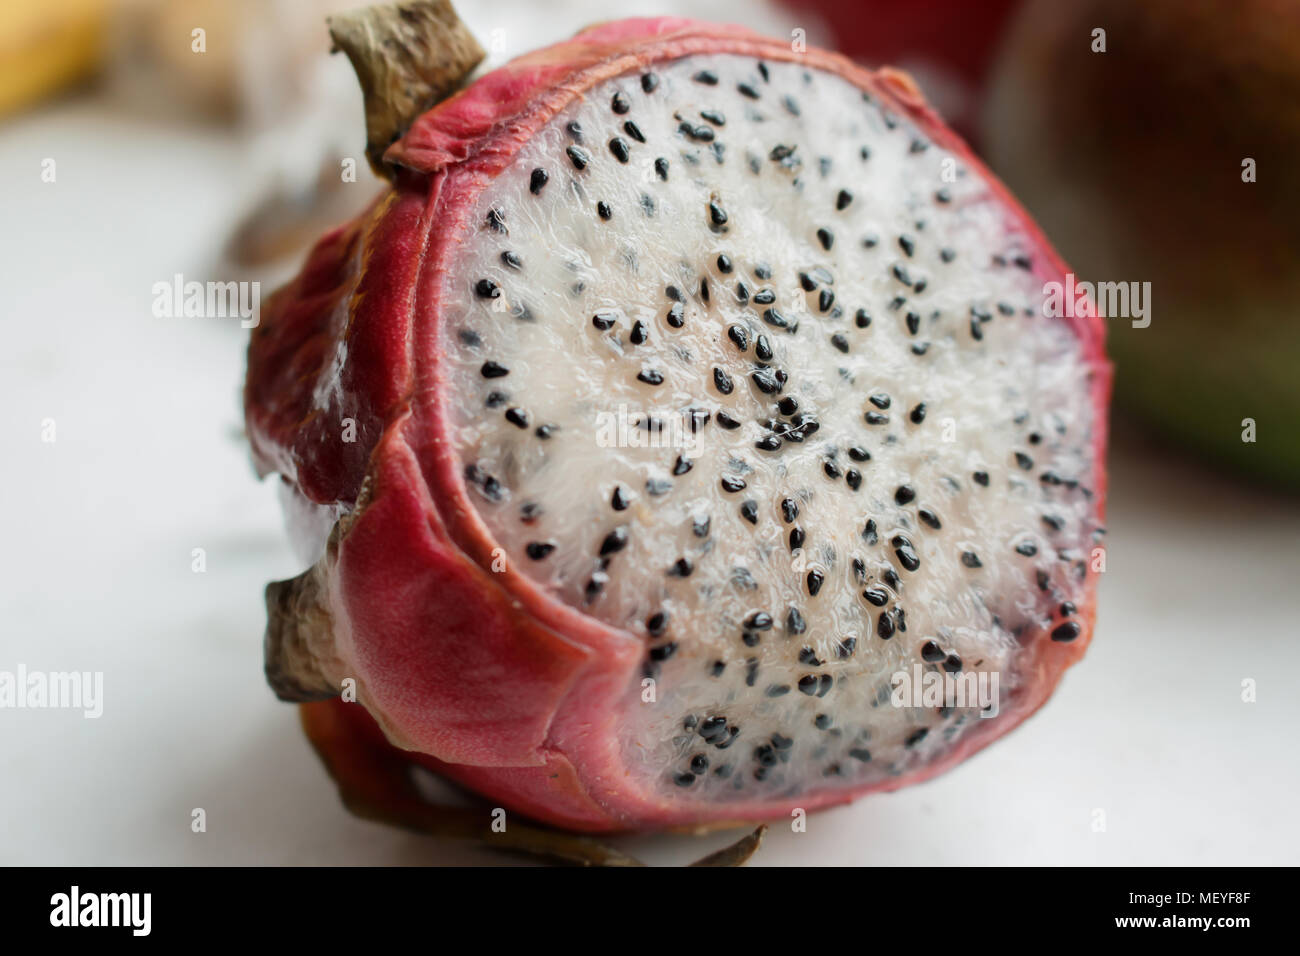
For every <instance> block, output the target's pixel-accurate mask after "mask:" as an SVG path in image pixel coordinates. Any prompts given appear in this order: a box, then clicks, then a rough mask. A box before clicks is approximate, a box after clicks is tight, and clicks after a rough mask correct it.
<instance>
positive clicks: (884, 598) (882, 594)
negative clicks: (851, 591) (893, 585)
mask: <svg viewBox="0 0 1300 956" xmlns="http://www.w3.org/2000/svg"><path fill="white" fill-rule="evenodd" d="M862 596H863V597H864V598H866V599H867V601H868V602H869V603H871V604H873V605H874V606H876V607H884V606H885V605H886V604H888V603H889V592H888V591H886V590H885V589H884V588H867V589H866V590H865V591H863V592H862Z"/></svg>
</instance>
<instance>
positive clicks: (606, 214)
mask: <svg viewBox="0 0 1300 956" xmlns="http://www.w3.org/2000/svg"><path fill="white" fill-rule="evenodd" d="M596 215H598V216H600V218H601V219H604V220H605V221H606V222H608V221H609V220H610V217H612V216H613V215H614V211H613V210H612V209H610V208H609V203H607V202H604V201H603V200H602V201H601V202H598V203H596Z"/></svg>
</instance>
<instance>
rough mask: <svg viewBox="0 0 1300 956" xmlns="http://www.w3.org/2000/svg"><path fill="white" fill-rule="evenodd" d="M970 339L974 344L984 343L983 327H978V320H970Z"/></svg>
mask: <svg viewBox="0 0 1300 956" xmlns="http://www.w3.org/2000/svg"><path fill="white" fill-rule="evenodd" d="M970 337H971V338H973V339H974V340H975V341H976V342H982V341H984V327H983V326H982V325H980V322H979V319H971V320H970Z"/></svg>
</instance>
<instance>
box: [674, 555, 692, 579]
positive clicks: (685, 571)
mask: <svg viewBox="0 0 1300 956" xmlns="http://www.w3.org/2000/svg"><path fill="white" fill-rule="evenodd" d="M694 570H695V565H693V564H691V562H690V561H689V560H688V559H687V558H678V559H677V560H676V561H674V562H673V565H672V567H670V568H669V569H668V573H669V574H670V575H671V576H672V577H675V578H689V577H690V576H691V572H692V571H694Z"/></svg>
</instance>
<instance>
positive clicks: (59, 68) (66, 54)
mask: <svg viewBox="0 0 1300 956" xmlns="http://www.w3.org/2000/svg"><path fill="white" fill-rule="evenodd" d="M107 16H108V0H61V2H50V0H4V3H0V116H4V115H6V114H8V113H12V112H14V111H15V110H19V109H22V108H23V107H26V106H29V105H30V104H32V103H34V102H36V101H38V100H39V99H41V98H42V97H44V96H46V95H48V94H50V93H53V92H55V91H57V90H61V89H63V88H65V87H67V86H69V85H70V84H73V83H76V82H77V81H79V80H82V79H84V78H86V77H87V76H89V75H91V74H92V73H94V71H95V70H96V69H97V68H98V66H99V64H100V62H101V60H102V59H103V55H104V31H105V27H106V24H107Z"/></svg>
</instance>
